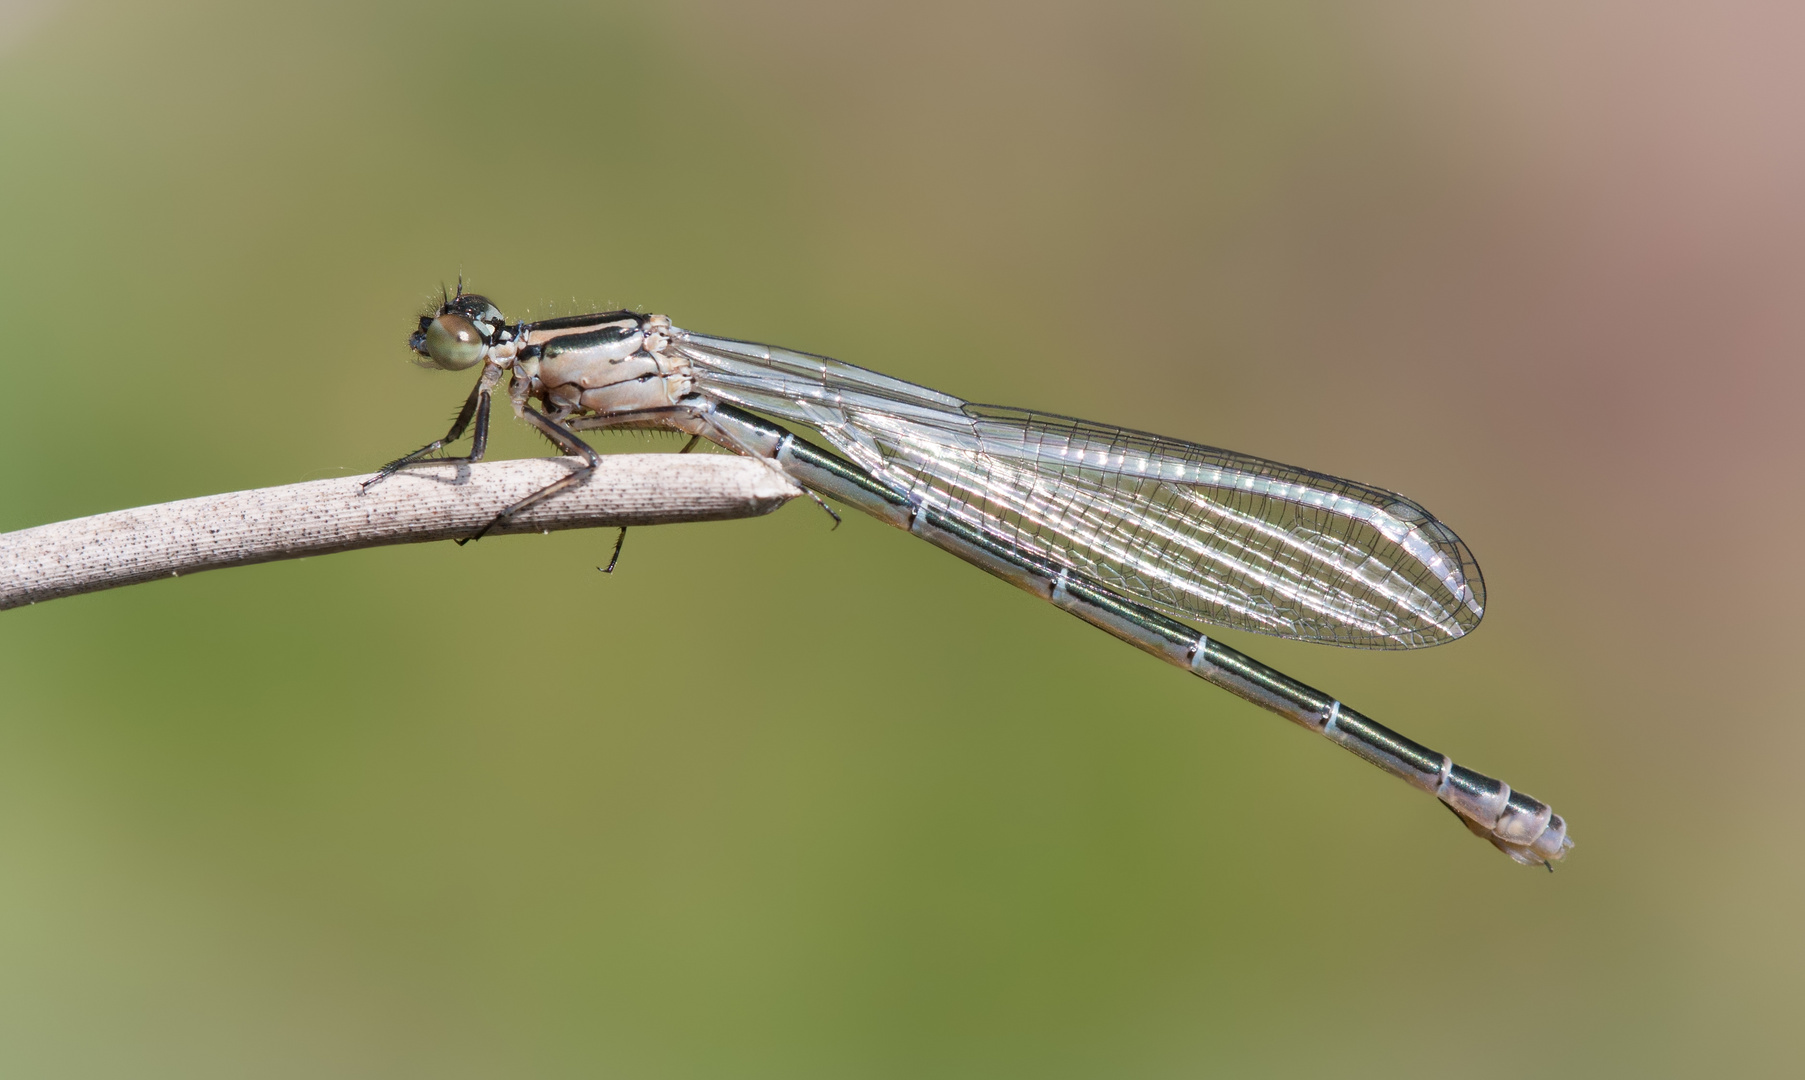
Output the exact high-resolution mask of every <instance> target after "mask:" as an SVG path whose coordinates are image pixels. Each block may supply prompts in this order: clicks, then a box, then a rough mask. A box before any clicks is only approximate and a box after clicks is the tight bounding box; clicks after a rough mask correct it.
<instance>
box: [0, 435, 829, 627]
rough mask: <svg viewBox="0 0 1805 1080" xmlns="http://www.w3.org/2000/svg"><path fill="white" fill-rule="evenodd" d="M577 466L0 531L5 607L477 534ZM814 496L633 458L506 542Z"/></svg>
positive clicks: (345, 488) (316, 490)
mask: <svg viewBox="0 0 1805 1080" xmlns="http://www.w3.org/2000/svg"><path fill="white" fill-rule="evenodd" d="M579 464H580V461H579V459H577V458H534V459H530V460H524V461H489V462H483V463H481V464H477V465H471V464H468V463H465V462H444V463H439V464H427V465H423V466H419V467H416V468H411V469H407V470H405V471H402V472H399V473H396V474H395V475H394V476H392V477H390V478H389V479H388V480H386V481H384V482H383V483H381V484H378V485H377V486H375V487H373V488H370V489H369V490H368V491H367V492H366V491H362V490H361V489H360V487H359V485H360V483H361V482H362V481H363V480H365V479H367V477H365V476H348V477H342V478H339V479H334V480H314V481H311V482H309V483H303V484H288V485H285V486H282V487H270V488H257V489H255V490H252V491H234V492H229V493H227V494H224V495H206V496H202V497H201V498H198V499H184V500H182V501H180V502H171V503H161V504H159V505H156V506H141V507H138V508H136V509H133V510H116V511H113V512H112V513H107V514H96V515H94V516H93V517H85V518H77V519H75V520H73V521H60V522H57V523H55V524H51V525H39V526H37V527H36V528H32V529H20V530H19V531H17V532H10V533H0V610H4V609H6V608H13V607H19V606H21V605H24V604H34V603H37V602H38V601H40V600H51V599H55V598H57V597H60V596H73V595H75V594H77V593H84V592H94V591H96V590H99V589H110V588H113V587H115V586H119V585H131V584H135V583H137V582H140V581H150V580H153V579H155V578H162V577H171V576H176V575H181V574H190V573H194V572H196V571H200V570H214V569H218V568H220V567H224V566H244V565H246V564H249V563H259V562H271V561H273V560H277V559H295V558H300V557H301V556H304V555H325V554H329V553H331V552H335V551H351V550H353V549H356V548H366V547H377V546H380V545H384V544H412V543H420V542H423V541H427V540H452V539H461V538H463V537H466V536H470V535H472V534H473V533H475V532H476V531H477V530H478V529H480V528H482V527H483V526H484V525H485V524H487V523H488V522H489V521H490V520H491V519H492V518H494V517H495V515H496V514H497V513H499V512H500V511H501V510H502V509H503V508H504V507H506V506H509V505H511V504H512V503H514V502H515V501H516V500H518V499H520V498H522V497H524V496H526V495H528V494H530V493H531V492H533V491H536V490H538V489H539V488H541V487H544V486H545V485H546V484H549V483H551V482H552V481H553V480H556V479H558V478H559V477H561V476H564V475H567V474H568V473H569V471H570V470H572V469H574V468H576V467H577V466H578V465H579ZM799 494H801V491H800V489H798V488H796V487H795V486H793V485H792V484H790V483H789V482H788V481H786V480H785V479H784V478H783V477H782V476H781V475H780V474H778V473H777V471H776V470H774V469H772V468H770V467H769V466H767V465H765V464H763V463H761V462H757V461H752V460H749V459H746V458H734V457H725V456H713V455H689V454H685V455H682V456H679V455H676V454H622V455H614V456H609V457H604V458H603V459H602V462H601V465H600V467H599V468H597V469H596V471H595V474H594V475H593V476H591V477H590V478H589V480H588V482H587V483H584V484H582V485H581V486H579V487H577V488H574V489H572V490H571V491H568V492H565V493H563V494H561V495H558V496H556V497H554V498H552V499H549V500H547V501H546V502H544V503H541V504H539V505H537V506H534V507H532V508H531V509H529V510H527V511H524V512H523V513H521V514H520V516H519V517H518V518H517V519H515V520H513V521H511V522H509V523H507V524H505V525H501V526H498V527H497V528H495V529H494V530H493V531H492V532H491V533H490V535H491V536H493V535H497V534H501V533H521V532H549V531H551V530H553V529H583V528H594V527H597V526H624V525H663V524H671V523H675V522H684V521H718V520H721V519H724V518H740V517H754V516H757V515H759V514H768V513H770V512H771V511H772V510H775V509H776V508H777V507H779V506H782V505H783V504H784V503H785V502H787V501H788V500H790V499H791V498H794V497H795V496H797V495H799Z"/></svg>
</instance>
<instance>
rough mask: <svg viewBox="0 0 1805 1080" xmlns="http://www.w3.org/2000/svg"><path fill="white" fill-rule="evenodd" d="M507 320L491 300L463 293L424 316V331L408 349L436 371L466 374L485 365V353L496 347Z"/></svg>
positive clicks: (460, 289) (414, 337) (418, 333)
mask: <svg viewBox="0 0 1805 1080" xmlns="http://www.w3.org/2000/svg"><path fill="white" fill-rule="evenodd" d="M504 325H505V320H504V319H503V318H502V314H501V311H500V309H498V308H497V307H496V306H495V305H494V304H491V303H490V302H489V300H488V298H487V297H482V296H478V295H477V294H475V293H467V292H464V291H463V287H462V286H461V285H460V286H459V289H458V294H457V295H456V296H453V297H449V298H447V299H446V300H445V302H444V303H443V304H440V305H439V310H438V311H437V312H435V313H433V314H431V315H422V316H420V327H419V329H417V330H415V331H414V332H413V335H412V336H411V337H409V338H408V339H407V343H408V345H409V346H410V347H411V348H412V349H413V350H414V351H415V352H416V353H419V354H420V355H421V356H423V357H425V358H426V362H427V363H428V364H431V365H432V366H433V367H436V368H440V369H443V370H445V371H463V370H464V369H466V368H471V367H475V366H476V365H477V364H480V363H482V359H483V350H485V349H487V348H488V347H489V346H490V345H493V344H495V339H496V335H497V334H499V333H500V332H501V330H502V327H503V326H504Z"/></svg>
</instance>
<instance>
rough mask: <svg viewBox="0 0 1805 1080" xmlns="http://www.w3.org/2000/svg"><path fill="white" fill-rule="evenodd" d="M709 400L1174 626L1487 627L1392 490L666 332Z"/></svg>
mask: <svg viewBox="0 0 1805 1080" xmlns="http://www.w3.org/2000/svg"><path fill="white" fill-rule="evenodd" d="M674 337H675V343H676V347H677V348H678V349H679V350H681V352H682V353H683V354H684V355H685V356H686V357H687V358H688V359H689V361H690V363H691V365H692V368H693V370H694V372H695V375H696V377H697V380H698V383H699V385H700V387H701V389H702V391H703V393H705V394H708V395H710V396H713V397H716V398H719V399H720V400H723V401H727V402H731V403H733V404H736V405H739V406H741V407H743V408H747V409H751V410H753V411H756V412H760V413H764V414H766V415H768V416H771V417H772V418H774V419H777V420H781V421H784V422H787V423H793V424H798V425H802V426H805V427H808V428H811V429H813V430H814V432H816V433H817V434H818V435H819V436H820V437H821V438H822V439H823V440H824V441H825V442H827V443H828V445H830V446H831V447H833V449H835V450H836V451H838V452H840V453H842V454H844V455H846V456H847V457H848V458H850V459H851V460H852V461H854V462H855V463H856V464H858V465H859V466H861V467H863V468H865V469H867V470H869V471H871V472H873V473H875V474H877V475H880V476H882V477H884V478H886V479H888V480H890V481H891V482H893V483H896V484H898V485H900V486H902V487H905V488H907V489H908V490H910V491H911V492H913V493H914V494H916V495H917V496H919V497H920V498H921V499H922V500H923V501H924V502H925V503H926V504H927V505H928V506H929V507H931V508H933V509H935V510H939V511H941V512H943V513H947V514H950V515H952V516H954V517H956V518H958V519H960V520H961V521H963V522H965V523H966V524H968V525H971V526H973V527H975V528H980V529H983V530H985V531H986V532H989V533H990V534H992V535H994V536H997V537H999V538H1001V539H1003V540H1005V541H1006V542H1008V543H1011V544H1013V545H1015V546H1017V547H1019V548H1021V549H1024V550H1027V551H1030V552H1034V553H1036V554H1038V555H1041V556H1043V557H1045V558H1048V559H1051V560H1053V561H1054V562H1056V563H1059V564H1061V565H1064V566H1068V567H1071V568H1072V569H1073V570H1076V571H1079V572H1082V573H1084V574H1086V575H1088V576H1090V577H1093V578H1095V579H1097V580H1098V581H1101V582H1103V583H1104V584H1106V585H1108V586H1109V587H1111V588H1112V589H1115V590H1117V591H1119V592H1121V593H1122V594H1124V595H1126V596H1130V597H1132V598H1134V599H1136V600H1139V601H1141V602H1143V603H1145V604H1147V605H1149V606H1151V607H1155V608H1158V609H1159V610H1161V611H1164V612H1166V613H1167V614H1170V615H1174V616H1176V617H1179V618H1192V619H1200V620H1202V621H1205V622H1210V623H1215V624H1216V625H1219V626H1228V627H1233V628H1235V629H1240V630H1249V631H1253V632H1255V633H1261V634H1272V635H1276V636H1279V637H1288V638H1297V639H1300V640H1304V641H1319V642H1325V643H1329V644H1335V645H1346V646H1352V647H1355V648H1368V649H1408V648H1417V647H1421V646H1425V645H1437V644H1440V643H1442V642H1444V641H1450V640H1452V639H1454V638H1457V637H1460V636H1461V635H1462V634H1465V633H1466V632H1467V631H1469V630H1471V629H1473V627H1475V626H1477V625H1478V623H1479V620H1480V617H1481V616H1482V615H1483V614H1484V612H1485V584H1484V580H1483V579H1482V578H1481V576H1480V573H1479V566H1478V564H1477V563H1476V562H1475V561H1474V559H1473V555H1472V553H1471V552H1470V551H1468V550H1467V547H1466V545H1465V544H1464V543H1462V542H1461V540H1460V538H1459V537H1458V536H1455V535H1454V533H1453V532H1452V531H1451V530H1450V529H1448V527H1447V526H1445V525H1443V524H1442V523H1441V522H1439V521H1437V520H1436V519H1435V518H1434V517H1433V516H1432V515H1430V514H1429V512H1428V511H1426V510H1424V509H1423V508H1422V507H1421V506H1419V505H1418V504H1416V503H1415V502H1412V501H1411V500H1409V499H1406V498H1404V497H1403V496H1401V495H1397V494H1395V493H1393V492H1389V491H1385V490H1382V489H1380V488H1374V487H1369V486H1367V485H1365V484H1357V483H1354V482H1352V481H1348V480H1340V479H1336V478H1335V477H1332V476H1325V475H1323V474H1321V473H1315V472H1311V471H1309V470H1306V469H1299V468H1295V467H1293V466H1289V465H1281V464H1278V463H1276V462H1272V461H1265V460H1263V459H1260V458H1256V457H1250V456H1248V455H1246V454H1237V453H1233V452H1232V451H1227V450H1218V449H1215V448H1213V447H1208V446H1199V445H1196V444H1194V443H1187V442H1182V441H1180V440H1177V439H1167V438H1163V437H1161V436H1158V435H1150V434H1147V433H1145V432H1138V431H1129V430H1126V429H1122V428H1114V427H1109V426H1107V425H1103V424H1093V423H1091V422H1089V421H1086V420H1075V419H1072V418H1070V417H1064V416H1055V415H1050V414H1046V413H1033V412H1028V411H1026V410H1022V409H1012V408H1006V407H1000V406H992V405H974V404H970V403H967V402H965V401H961V400H960V399H958V398H955V397H951V396H949V395H946V394H941V393H938V392H937V391H933V390H929V389H927V388H925V387H921V386H916V385H914V384H912V383H907V382H904V381H902V380H900V379H893V378H890V377H889V376H887V375H880V374H878V373H877V372H873V371H867V370H865V369H863V368H859V367H855V366H853V365H851V364H844V363H841V362H839V361H837V360H831V359H828V358H827V357H821V356H811V355H809V354H806V353H797V352H791V351H789V350H786V349H777V348H772V347H769V346H764V345H754V344H750V343H746V342H738V341H730V340H726V339H723V338H711V337H706V336H703V335H700V334H692V333H689V332H687V331H675V332H674Z"/></svg>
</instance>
